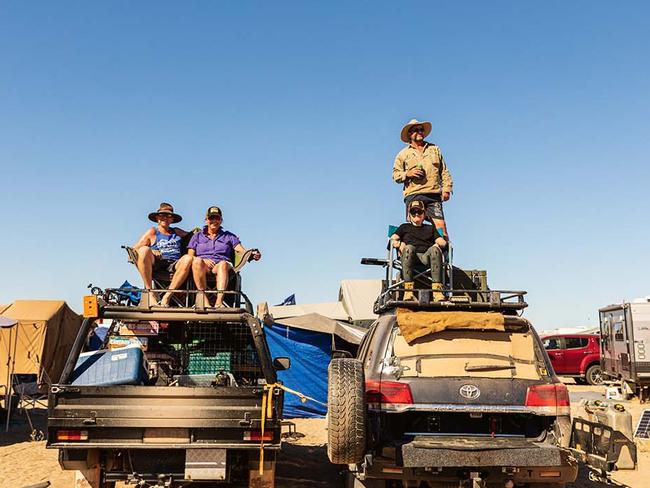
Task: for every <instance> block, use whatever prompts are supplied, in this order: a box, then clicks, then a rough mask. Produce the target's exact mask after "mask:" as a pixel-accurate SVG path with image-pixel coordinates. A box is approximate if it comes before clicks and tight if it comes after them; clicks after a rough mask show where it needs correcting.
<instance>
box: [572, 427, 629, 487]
mask: <svg viewBox="0 0 650 488" xmlns="http://www.w3.org/2000/svg"><path fill="white" fill-rule="evenodd" d="M569 448H570V449H571V452H572V453H573V454H574V456H575V457H576V458H577V459H578V460H579V461H582V462H583V463H585V464H586V465H587V467H589V468H590V469H591V470H592V471H593V472H592V473H590V475H589V478H590V479H592V480H594V479H598V478H599V479H601V480H608V473H609V472H611V471H614V470H615V469H616V463H617V462H618V461H619V459H621V461H623V460H625V461H627V462H630V463H631V464H633V466H634V468H633V469H636V467H637V452H636V444H635V443H634V441H633V440H632V439H628V438H627V437H626V436H625V435H623V434H622V433H621V432H620V431H618V430H614V429H612V428H611V427H609V426H607V425H605V424H602V423H599V422H591V421H589V420H585V419H582V418H574V419H573V425H572V426H571V442H570V444H569Z"/></svg>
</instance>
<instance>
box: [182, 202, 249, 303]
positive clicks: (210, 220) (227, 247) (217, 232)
mask: <svg viewBox="0 0 650 488" xmlns="http://www.w3.org/2000/svg"><path fill="white" fill-rule="evenodd" d="M222 222H223V216H222V213H221V209H220V208H219V207H210V208H208V210H207V212H206V213H205V227H203V230H202V231H200V232H197V233H196V234H194V235H193V236H192V239H191V240H190V243H189V244H188V246H187V254H188V255H189V256H191V257H192V258H193V261H192V275H193V276H194V283H196V288H197V290H200V291H203V290H205V289H206V287H207V276H206V275H207V273H213V274H214V275H216V282H217V291H218V293H217V298H216V301H215V304H214V306H215V307H217V308H219V307H222V306H223V299H224V294H223V291H224V290H226V288H227V286H228V274H229V272H230V270H231V269H233V266H234V263H233V262H232V259H233V255H234V253H238V254H244V253H245V252H246V249H245V248H244V246H242V245H241V242H240V240H239V237H237V236H236V235H235V234H233V233H232V232H229V231H227V230H224V229H223V228H222V227H221V224H222ZM261 257H262V254H261V253H260V252H259V251H257V250H255V251H253V252H252V253H251V259H254V260H255V261H259V260H260V258H261Z"/></svg>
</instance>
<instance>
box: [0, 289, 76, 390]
mask: <svg viewBox="0 0 650 488" xmlns="http://www.w3.org/2000/svg"><path fill="white" fill-rule="evenodd" d="M2 315H3V316H5V317H9V318H12V319H16V320H17V321H18V324H17V325H15V326H14V327H12V328H11V329H1V330H0V358H2V361H0V381H2V382H3V383H4V382H5V381H6V378H7V368H8V367H9V369H11V366H12V363H13V364H15V369H14V372H15V373H16V374H37V375H38V380H39V383H45V382H47V381H48V379H50V380H51V381H52V382H56V381H58V379H59V376H61V371H62V370H63V366H64V364H65V360H66V359H67V356H68V352H69V351H70V348H71V347H72V343H73V342H74V340H75V337H76V335H77V331H78V330H79V327H80V326H81V316H80V315H78V314H76V313H75V312H73V311H72V310H71V309H70V308H69V307H68V305H67V304H66V303H65V302H64V301H58V300H18V301H16V302H14V303H13V304H11V305H10V306H8V307H7V308H6V309H5V310H3V311H2ZM16 332H17V333H18V340H17V343H16V353H15V354H14V349H13V348H14V338H15V334H16ZM10 338H11V344H10V343H9V339H10ZM9 348H11V354H12V356H13V357H12V361H11V363H10V364H9V365H8V364H7V358H8V356H9V350H10V349H9ZM14 360H15V363H14Z"/></svg>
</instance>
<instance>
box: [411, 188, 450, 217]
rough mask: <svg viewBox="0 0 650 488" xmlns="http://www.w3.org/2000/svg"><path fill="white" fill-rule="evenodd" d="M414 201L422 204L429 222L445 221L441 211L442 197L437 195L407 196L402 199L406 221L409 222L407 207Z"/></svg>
mask: <svg viewBox="0 0 650 488" xmlns="http://www.w3.org/2000/svg"><path fill="white" fill-rule="evenodd" d="M414 200H420V201H421V202H422V203H424V207H425V209H426V210H425V213H426V216H427V218H428V219H429V220H433V219H435V220H445V213H444V212H443V211H442V197H441V196H440V194H439V193H420V194H416V195H409V196H407V197H406V198H404V203H405V204H406V220H407V221H408V220H409V205H410V204H411V202H412V201H414Z"/></svg>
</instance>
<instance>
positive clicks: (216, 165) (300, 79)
mask: <svg viewBox="0 0 650 488" xmlns="http://www.w3.org/2000/svg"><path fill="white" fill-rule="evenodd" d="M649 10H650V7H648V5H647V4H646V3H645V2H625V3H624V4H623V3H620V4H615V3H612V2H604V1H603V2H594V1H575V2H561V1H547V2H519V1H511V2H505V1H495V2H479V1H477V2H451V1H450V2H439V1H438V2H414V3H409V2H291V3H290V2H261V1H260V2H207V1H206V2H103V3H100V2H56V3H52V2H40V3H39V2H29V3H28V2H15V3H13V4H10V3H8V2H6V3H3V4H2V5H0V62H1V64H0V66H1V68H0V70H1V72H2V74H1V76H0V168H2V173H1V174H2V187H1V188H2V190H1V192H0V204H1V205H2V208H3V209H4V210H5V219H4V222H3V226H4V229H5V232H4V238H3V240H2V241H1V242H0V256H2V258H0V263H1V266H0V269H1V270H2V273H1V276H2V279H0V303H5V302H10V301H12V300H14V299H25V298H63V299H65V300H67V301H68V302H69V303H70V304H71V305H72V306H73V307H74V308H76V309H77V310H79V309H80V304H81V296H82V295H83V294H84V293H85V292H86V289H85V287H86V285H87V284H88V283H91V282H92V283H93V284H97V285H100V286H114V285H119V284H120V283H121V282H122V281H123V280H124V279H125V278H128V279H129V280H131V281H132V282H137V283H139V279H138V276H137V273H136V272H135V269H134V268H132V266H131V265H129V264H127V263H126V259H125V255H124V254H123V251H122V250H121V249H120V245H121V244H125V243H133V242H134V241H135V240H136V239H137V238H138V237H139V235H140V234H141V233H142V232H143V231H144V230H145V229H146V227H147V226H148V225H149V223H148V221H147V219H146V215H147V213H148V212H150V211H152V210H154V209H155V208H157V205H158V203H159V202H160V201H163V200H165V201H171V202H172V203H173V204H174V206H175V207H176V210H177V211H178V212H179V213H181V214H182V215H183V216H184V221H183V225H184V226H185V227H186V228H190V227H193V226H194V225H199V224H201V222H202V218H203V213H204V212H205V209H206V208H207V207H208V206H209V205H212V204H216V205H219V206H221V207H222V208H223V210H224V216H225V222H224V226H225V227H226V228H227V229H229V230H232V231H234V232H235V233H237V234H238V235H239V236H240V237H241V238H242V241H243V243H244V245H246V246H248V247H259V248H260V249H261V250H262V252H263V254H264V256H263V259H262V261H260V262H259V263H255V264H253V265H251V266H249V267H248V268H247V269H246V270H245V271H244V280H245V281H244V284H245V288H246V290H247V292H248V294H249V295H250V296H251V298H252V300H253V302H260V301H263V300H268V301H269V303H277V302H279V301H281V300H282V299H283V298H284V297H285V296H287V295H289V294H291V293H296V296H297V300H298V302H299V303H300V302H302V303H308V302H317V301H331V300H335V299H336V296H337V291H338V283H339V281H340V280H341V279H344V278H376V277H379V275H380V270H379V269H378V268H364V267H362V266H360V265H359V259H360V258H361V257H363V256H373V255H375V256H380V255H383V254H384V248H385V238H386V229H387V226H388V224H397V223H400V222H401V220H402V218H403V207H402V200H401V192H400V188H399V186H398V185H396V184H394V183H393V182H392V180H391V178H390V175H391V167H392V162H393V158H394V155H395V154H396V153H397V151H399V149H400V148H401V147H402V145H401V142H400V141H399V130H400V128H401V126H402V125H403V124H404V123H405V122H406V121H408V120H409V119H410V118H412V117H417V118H420V119H427V120H431V121H432V122H433V133H432V135H431V137H430V138H429V139H430V140H431V141H434V142H436V143H438V144H439V145H440V146H441V148H442V151H443V154H444V155H445V157H446V159H447V162H448V164H449V167H450V170H451V172H452V175H453V177H454V181H455V188H454V196H453V198H452V200H451V201H450V202H449V203H448V204H447V206H446V207H445V211H446V215H447V220H448V225H449V229H450V233H451V237H452V240H453V242H454V246H455V261H456V264H458V265H460V266H463V267H468V268H485V269H487V270H488V276H489V278H490V284H491V286H492V287H493V288H507V289H526V290H528V291H529V297H528V301H529V303H530V305H531V306H530V308H529V310H528V311H527V312H526V316H528V317H529V318H531V319H532V320H533V321H534V323H535V324H536V325H537V327H538V328H551V327H559V326H572V325H583V324H591V325H595V324H596V323H597V309H598V308H599V307H601V306H604V305H606V304H609V303H613V302H616V301H620V300H622V299H624V298H628V299H629V298H634V297H637V296H644V295H648V294H650V283H649V280H648V271H649V269H648V268H649V266H648V242H650V230H649V229H648V211H649V210H650V205H649V203H650V197H649V196H648V191H647V188H648V184H649V182H650V169H649V164H648V159H649V156H648V154H649V153H650V151H649V149H650V139H649V137H648V135H649V134H650V122H649V121H650V86H649V85H650V65H649V64H648V58H649V54H650V52H649V50H650V49H649V47H650V46H649V41H650V25H649V24H650V11H649Z"/></svg>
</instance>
